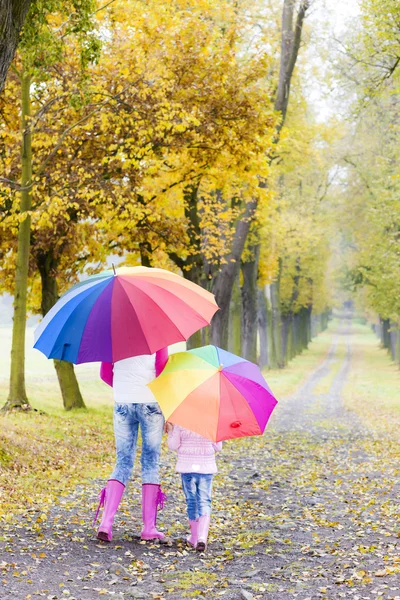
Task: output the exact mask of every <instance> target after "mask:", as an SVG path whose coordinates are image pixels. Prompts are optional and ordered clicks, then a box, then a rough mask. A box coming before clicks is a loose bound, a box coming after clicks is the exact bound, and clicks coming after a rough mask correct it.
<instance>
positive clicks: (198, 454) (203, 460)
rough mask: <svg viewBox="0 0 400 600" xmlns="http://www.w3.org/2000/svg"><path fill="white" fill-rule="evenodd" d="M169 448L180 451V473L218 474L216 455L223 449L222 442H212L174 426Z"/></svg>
mask: <svg viewBox="0 0 400 600" xmlns="http://www.w3.org/2000/svg"><path fill="white" fill-rule="evenodd" d="M168 447H169V448H170V449H171V450H177V451H178V462H177V464H176V470H177V471H178V473H203V474H208V475H210V474H212V473H217V470H218V469H217V463H216V462H215V453H216V452H219V450H221V449H222V442H218V443H214V442H211V441H210V440H207V439H206V438H204V437H203V436H202V435H199V434H198V433H194V432H193V431H189V429H185V428H184V427H180V426H179V425H174V428H173V430H172V431H170V432H169V434H168Z"/></svg>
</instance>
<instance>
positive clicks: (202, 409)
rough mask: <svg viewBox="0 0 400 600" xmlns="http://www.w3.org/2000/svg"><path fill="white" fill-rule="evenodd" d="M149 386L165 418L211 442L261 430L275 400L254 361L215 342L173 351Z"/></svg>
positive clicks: (263, 428)
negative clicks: (228, 350)
mask: <svg viewBox="0 0 400 600" xmlns="http://www.w3.org/2000/svg"><path fill="white" fill-rule="evenodd" d="M148 387H149V388H150V389H151V391H152V392H153V394H154V396H155V397H156V399H157V402H158V403H159V405H160V407H161V410H162V411H163V413H164V416H165V418H166V420H167V421H170V422H171V423H175V424H176V425H181V426H182V427H185V428H186V429H190V430H191V431H195V432H196V433H199V434H200V435H202V436H204V437H206V438H208V439H209V440H212V441H213V442H219V441H221V440H228V439H231V438H238V437H245V436H251V435H261V434H262V433H263V432H264V430H265V427H266V425H267V422H268V419H269V417H270V415H271V413H272V411H273V410H274V408H275V406H276V404H277V400H276V399H275V398H274V396H273V394H272V392H271V390H270V388H269V387H268V384H267V382H266V381H265V379H264V377H263V376H262V374H261V371H260V369H259V368H258V367H257V365H255V364H253V363H251V362H249V361H247V360H245V359H244V358H240V357H239V356H235V355H234V354H231V353H230V352H227V351H226V350H221V348H217V346H204V347H203V348H196V349H194V350H189V351H188V352H178V353H176V354H172V355H171V356H170V357H169V359H168V363H167V365H166V367H165V369H164V371H163V372H162V374H161V375H160V376H159V377H157V379H155V380H154V381H152V382H151V383H149V384H148Z"/></svg>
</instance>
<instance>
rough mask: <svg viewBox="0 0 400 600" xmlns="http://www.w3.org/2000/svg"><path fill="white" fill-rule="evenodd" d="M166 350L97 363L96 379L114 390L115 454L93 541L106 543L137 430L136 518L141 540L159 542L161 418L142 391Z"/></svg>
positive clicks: (162, 363) (133, 452)
mask: <svg viewBox="0 0 400 600" xmlns="http://www.w3.org/2000/svg"><path fill="white" fill-rule="evenodd" d="M167 360H168V349H167V348H163V349H162V350H160V351H159V352H157V353H156V354H152V355H142V356H133V357H132V358H125V359H124V360H120V361H117V362H115V363H114V365H112V364H111V363H102V365H101V370H100V377H101V378H102V379H103V381H105V382H106V383H108V384H109V385H111V386H112V387H113V390H114V400H115V406H114V433H115V442H116V449H117V462H116V465H115V469H114V471H113V473H112V475H111V477H110V479H109V480H108V482H107V485H106V487H105V488H104V489H103V490H102V491H101V495H100V503H99V507H98V509H97V514H96V517H95V521H96V520H97V515H98V513H99V510H100V507H101V506H104V511H103V516H102V519H101V523H100V527H99V529H98V532H97V537H98V539H100V540H104V541H106V542H111V540H112V525H113V521H114V516H115V513H116V512H117V509H118V506H119V503H120V502H121V498H122V495H123V493H124V490H125V487H126V485H127V483H128V480H129V478H130V476H131V474H132V469H133V465H134V462H135V455H136V445H137V439H138V432H139V426H140V429H141V434H142V458H141V466H142V518H143V529H142V532H141V538H142V539H143V540H152V539H163V538H164V537H165V536H164V534H163V533H162V532H160V531H158V530H157V529H156V521H157V508H158V506H159V505H160V507H161V508H162V506H163V500H164V495H163V493H162V492H161V486H160V478H159V466H160V450H161V439H162V434H163V429H164V417H163V414H162V412H161V409H160V407H159V406H158V403H157V401H156V399H155V397H154V396H153V393H152V392H151V390H150V389H149V388H148V387H147V384H148V383H150V381H152V380H153V379H154V378H155V377H157V376H158V375H159V374H160V373H161V372H162V370H163V369H164V367H165V364H166V362H167Z"/></svg>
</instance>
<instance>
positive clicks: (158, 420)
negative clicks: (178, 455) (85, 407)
mask: <svg viewBox="0 0 400 600" xmlns="http://www.w3.org/2000/svg"><path fill="white" fill-rule="evenodd" d="M139 425H140V429H141V433H142V459H141V463H142V483H160V478H159V474H158V471H159V467H160V451H161V439H162V434H163V428H164V417H163V414H162V412H161V409H160V407H159V406H158V404H157V402H154V403H152V404H119V403H117V402H116V403H115V407H114V433H115V443H116V448H117V464H116V465H115V469H114V471H113V473H112V475H111V477H110V479H116V480H117V481H120V482H121V483H123V484H124V485H126V484H127V482H128V480H129V478H130V476H131V474H132V469H133V465H134V463H135V455H136V445H137V440H138V433H139Z"/></svg>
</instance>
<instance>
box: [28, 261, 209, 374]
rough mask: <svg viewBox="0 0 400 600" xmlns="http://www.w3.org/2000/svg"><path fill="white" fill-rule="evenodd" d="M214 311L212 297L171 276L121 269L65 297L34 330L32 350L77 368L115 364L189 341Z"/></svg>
mask: <svg viewBox="0 0 400 600" xmlns="http://www.w3.org/2000/svg"><path fill="white" fill-rule="evenodd" d="M217 310H218V306H217V304H216V302H215V298H214V296H213V294H210V292H207V291H206V290H204V289H203V288H202V287H200V286H199V285H196V284H195V283H192V282H190V281H188V280H187V279H184V278H183V277H180V276H179V275H176V274H175V273H171V272H169V271H166V270H164V269H154V268H148V267H122V268H119V269H116V270H115V269H114V270H111V271H105V272H103V273H100V274H98V275H93V276H92V277H88V279H86V280H85V281H82V282H81V283H78V284H77V285H75V286H74V287H72V288H71V289H70V290H69V291H68V292H67V293H66V294H64V296H62V297H61V298H60V300H59V301H58V302H57V303H56V304H55V305H54V306H53V308H52V309H51V310H50V311H49V312H48V313H47V315H46V316H45V317H44V319H43V321H42V322H41V323H40V324H39V326H38V327H37V329H36V331H35V344H34V347H35V348H37V349H38V350H40V351H41V352H43V354H45V355H46V356H47V357H48V358H58V359H61V360H66V361H69V362H72V363H75V364H79V363H85V362H95V361H104V362H116V361H118V360H122V359H124V358H128V357H130V356H138V355H140V354H153V353H154V352H156V351H157V350H160V349H161V348H164V347H165V346H169V345H170V344H174V343H176V342H181V341H185V340H187V339H188V338H189V337H190V336H191V335H192V334H193V333H195V332H196V331H198V330H199V329H201V328H202V327H204V326H205V325H208V324H209V323H210V321H211V319H212V317H213V315H214V313H215V312H216V311H217Z"/></svg>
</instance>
